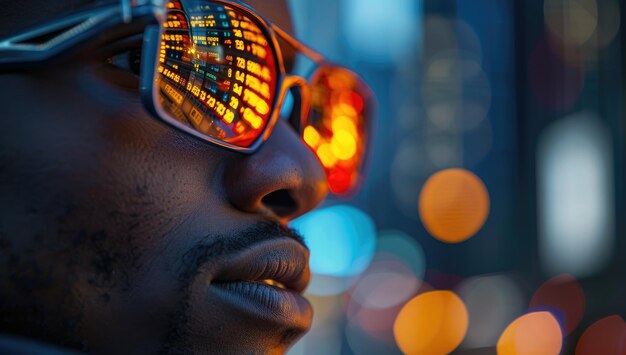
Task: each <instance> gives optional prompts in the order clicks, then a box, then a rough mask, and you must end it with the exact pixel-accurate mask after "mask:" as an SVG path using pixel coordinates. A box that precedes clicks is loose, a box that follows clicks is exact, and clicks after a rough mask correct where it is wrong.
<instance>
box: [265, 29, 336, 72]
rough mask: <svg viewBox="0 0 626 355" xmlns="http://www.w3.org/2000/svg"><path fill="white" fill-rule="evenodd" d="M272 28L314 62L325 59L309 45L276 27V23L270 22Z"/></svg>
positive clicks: (318, 62)
mask: <svg viewBox="0 0 626 355" xmlns="http://www.w3.org/2000/svg"><path fill="white" fill-rule="evenodd" d="M271 26H272V30H274V32H275V33H276V34H277V35H278V36H279V37H280V38H282V39H283V40H285V42H287V43H288V44H289V45H290V46H292V47H293V48H295V49H296V50H297V51H299V52H302V53H303V54H304V55H306V56H307V57H309V58H311V60H313V61H314V62H315V63H316V64H320V63H323V62H324V61H325V59H324V56H323V55H321V54H319V53H318V52H316V51H315V50H313V49H312V48H311V47H309V46H307V45H305V44H304V43H302V42H300V41H298V40H297V39H295V38H293V37H292V36H291V35H290V34H289V33H287V32H286V31H284V30H283V29H282V28H280V27H278V26H277V25H276V24H272V25H271Z"/></svg>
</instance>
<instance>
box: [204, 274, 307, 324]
mask: <svg viewBox="0 0 626 355" xmlns="http://www.w3.org/2000/svg"><path fill="white" fill-rule="evenodd" d="M211 290H212V293H213V294H215V295H216V296H217V297H219V298H221V300H222V301H223V302H225V303H227V304H228V305H230V306H232V307H235V308H236V309H237V310H240V311H244V312H245V313H248V314H250V315H253V316H255V318H260V319H266V320H268V321H272V322H277V323H281V324H285V323H293V324H294V326H297V327H302V326H306V327H307V328H308V326H309V325H310V323H311V320H312V316H313V310H312V307H311V304H310V303H309V301H307V300H306V299H305V298H304V297H303V296H301V295H299V294H298V293H295V292H292V291H288V290H285V289H281V288H278V287H274V286H270V285H267V284H265V283H261V282H252V281H235V282H219V283H213V284H212V287H211Z"/></svg>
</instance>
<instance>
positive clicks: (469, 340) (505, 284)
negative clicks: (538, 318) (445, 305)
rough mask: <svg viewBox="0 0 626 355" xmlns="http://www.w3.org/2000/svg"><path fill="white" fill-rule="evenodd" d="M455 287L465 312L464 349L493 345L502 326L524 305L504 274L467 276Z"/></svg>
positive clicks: (517, 313) (520, 296) (520, 293)
mask: <svg viewBox="0 0 626 355" xmlns="http://www.w3.org/2000/svg"><path fill="white" fill-rule="evenodd" d="M456 290H457V293H458V295H459V296H460V297H461V299H462V300H463V302H464V303H465V305H466V306H467V311H468V313H469V321H470V323H469V329H468V331H467V335H466V337H465V340H463V346H464V347H465V348H486V347H493V346H495V345H496V343H497V342H498V337H499V336H500V334H501V333H502V329H505V328H506V326H507V325H509V324H510V323H511V322H512V321H513V320H514V319H515V318H516V317H517V316H518V315H519V314H521V313H522V312H523V311H524V310H525V308H526V304H525V303H526V302H525V301H524V298H523V296H522V291H521V290H520V288H519V287H518V286H517V284H516V283H515V282H513V280H511V279H510V278H508V277H507V276H504V275H489V276H479V277H473V278H469V279H467V280H465V281H463V282H462V283H461V285H459V287H458V288H457V289H456Z"/></svg>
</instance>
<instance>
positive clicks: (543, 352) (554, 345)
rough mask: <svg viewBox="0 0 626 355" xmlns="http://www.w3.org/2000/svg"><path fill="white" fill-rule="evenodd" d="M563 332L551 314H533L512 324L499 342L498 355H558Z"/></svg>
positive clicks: (524, 316) (561, 345)
mask: <svg viewBox="0 0 626 355" xmlns="http://www.w3.org/2000/svg"><path fill="white" fill-rule="evenodd" d="M562 347H563V332H562V330H561V326H560V325H559V322H558V321H557V320H556V319H555V318H554V316H553V315H552V313H550V312H533V313H528V314H526V315H523V316H521V317H519V318H517V319H516V320H514V321H513V323H511V325H509V326H508V327H507V328H506V329H505V330H504V333H502V335H501V336H500V340H498V348H497V349H498V355H558V354H559V353H560V352H561V348H562Z"/></svg>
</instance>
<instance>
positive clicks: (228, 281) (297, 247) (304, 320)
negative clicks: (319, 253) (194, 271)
mask: <svg viewBox="0 0 626 355" xmlns="http://www.w3.org/2000/svg"><path fill="white" fill-rule="evenodd" d="M308 256H309V252H308V250H307V249H306V248H305V247H304V246H302V245H301V244H300V243H298V242H296V241H294V240H292V239H287V238H283V239H279V240H276V239H273V240H270V241H265V242H262V243H258V244H255V245H254V246H253V247H252V248H250V249H246V250H244V251H243V252H239V253H238V254H236V255H235V256H233V257H232V258H230V260H229V261H228V262H226V264H225V265H224V267H222V268H221V269H220V270H218V272H217V273H215V275H214V277H213V280H212V281H211V285H210V287H209V294H210V297H216V298H217V299H219V300H220V303H223V304H224V305H225V306H227V307H230V308H232V310H234V311H237V313H240V314H245V315H248V316H251V317H252V318H255V319H261V320H262V319H265V320H269V321H272V322H274V323H278V324H281V325H288V326H293V327H297V328H308V327H309V326H310V323H311V318H312V309H311V305H310V304H309V302H308V301H307V300H306V299H305V298H304V297H303V296H301V293H302V292H303V291H304V289H305V288H306V286H307V284H308V282H309V278H310V272H309V267H308Z"/></svg>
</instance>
